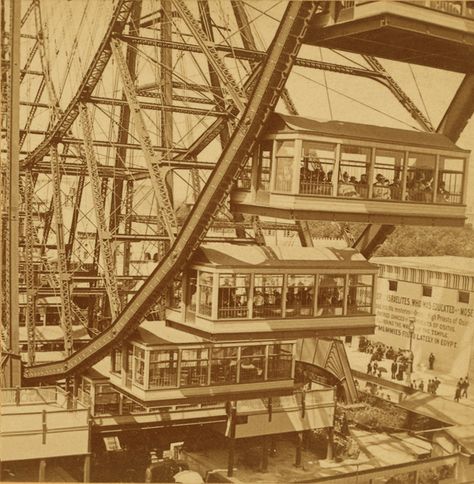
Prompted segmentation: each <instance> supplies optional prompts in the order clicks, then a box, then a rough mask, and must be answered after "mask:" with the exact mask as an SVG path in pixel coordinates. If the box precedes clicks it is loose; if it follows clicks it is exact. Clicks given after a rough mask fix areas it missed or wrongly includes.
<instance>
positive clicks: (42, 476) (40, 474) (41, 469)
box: [38, 459, 46, 482]
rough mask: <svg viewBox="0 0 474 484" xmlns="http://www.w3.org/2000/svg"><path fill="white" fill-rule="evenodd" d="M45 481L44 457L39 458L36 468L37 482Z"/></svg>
mask: <svg viewBox="0 0 474 484" xmlns="http://www.w3.org/2000/svg"><path fill="white" fill-rule="evenodd" d="M45 481H46V459H41V460H40V463H39V469H38V482H45Z"/></svg>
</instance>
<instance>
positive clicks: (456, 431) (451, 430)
mask: <svg viewBox="0 0 474 484" xmlns="http://www.w3.org/2000/svg"><path fill="white" fill-rule="evenodd" d="M445 430H446V432H447V433H448V434H449V435H450V436H451V437H452V438H453V439H455V440H456V441H457V442H458V443H459V444H460V445H461V446H462V447H464V450H465V451H466V452H468V453H469V454H471V455H474V424H471V425H456V426H454V427H448V428H447V429H445Z"/></svg>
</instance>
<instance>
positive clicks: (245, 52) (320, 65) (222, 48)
mask: <svg viewBox="0 0 474 484" xmlns="http://www.w3.org/2000/svg"><path fill="white" fill-rule="evenodd" d="M120 38H121V39H122V40H123V41H125V42H130V43H133V44H140V45H153V46H159V47H163V46H168V47H169V48H173V49H176V50H182V51H187V52H196V53H201V54H202V49H201V48H200V47H199V46H198V45H195V44H194V45H193V44H185V43H184V42H165V41H163V40H160V39H154V38H152V37H142V36H133V35H120ZM213 47H214V48H215V50H217V51H218V52H223V53H225V54H230V55H232V57H235V58H236V59H240V60H248V61H255V62H261V61H262V60H263V59H264V58H265V56H266V52H264V51H261V50H253V49H243V48H241V47H231V46H228V45H221V44H215V45H213ZM295 66H300V67H308V68H310V69H322V70H325V71H331V72H339V73H340V74H348V75H351V76H360V77H368V78H371V79H384V78H385V75H384V74H383V73H381V72H377V71H372V70H370V69H363V68H360V67H352V66H344V65H341V64H333V63H331V62H323V61H316V60H314V59H306V58H302V57H298V58H297V59H296V60H295Z"/></svg>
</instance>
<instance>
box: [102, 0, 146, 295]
mask: <svg viewBox="0 0 474 484" xmlns="http://www.w3.org/2000/svg"><path fill="white" fill-rule="evenodd" d="M141 11H142V1H141V0H136V1H135V2H133V7H132V12H131V14H130V27H129V34H130V35H139V33H140V16H141ZM136 59H137V49H136V48H135V47H134V46H132V45H129V46H127V52H126V62H127V66H128V70H129V72H130V75H131V77H132V79H134V80H135V77H136ZM122 99H124V100H126V99H127V98H126V96H125V93H122ZM129 127H130V107H129V105H128V104H125V105H123V106H121V107H120V119H119V124H118V131H117V143H119V144H122V145H125V144H126V143H128V134H129ZM115 166H116V167H117V168H122V167H127V148H126V147H125V146H119V147H118V148H117V151H116V153H115ZM129 183H130V181H127V188H126V190H127V193H126V197H128V196H129V193H130V192H129V185H128V184H129ZM132 184H133V182H132ZM122 192H123V179H122V178H121V177H116V178H115V179H114V181H113V191H112V201H111V205H110V224H109V229H110V233H111V234H115V233H116V231H117V230H118V227H119V224H120V212H121V205H122ZM131 194H132V197H133V190H132V192H131ZM132 202H133V199H132ZM128 203H129V202H128V200H126V201H125V204H126V210H127V204H128ZM127 221H128V219H127V218H126V219H125V233H126V234H130V233H131V227H132V224H131V221H130V222H129V223H127ZM129 266H130V242H124V246H123V263H122V268H123V274H124V275H128V274H129V273H130V268H129ZM121 298H122V302H123V300H124V299H126V295H123V294H121Z"/></svg>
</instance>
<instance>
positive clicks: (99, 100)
mask: <svg viewBox="0 0 474 484" xmlns="http://www.w3.org/2000/svg"><path fill="white" fill-rule="evenodd" d="M136 96H137V97H138V94H136ZM88 101H89V102H91V103H93V104H105V105H109V106H124V105H125V104H127V101H126V100H124V99H114V98H108V97H100V96H91V97H90V98H89V99H88ZM140 107H141V108H142V109H151V110H153V111H166V112H173V113H184V114H193V115H195V116H214V117H221V116H225V117H226V116H229V114H228V113H227V112H226V111H215V110H213V109H200V108H189V107H185V106H176V105H175V104H171V105H170V104H161V103H148V102H143V101H140Z"/></svg>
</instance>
